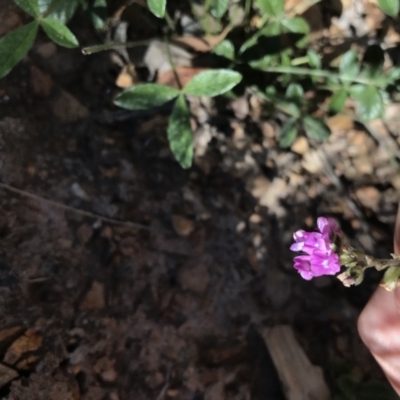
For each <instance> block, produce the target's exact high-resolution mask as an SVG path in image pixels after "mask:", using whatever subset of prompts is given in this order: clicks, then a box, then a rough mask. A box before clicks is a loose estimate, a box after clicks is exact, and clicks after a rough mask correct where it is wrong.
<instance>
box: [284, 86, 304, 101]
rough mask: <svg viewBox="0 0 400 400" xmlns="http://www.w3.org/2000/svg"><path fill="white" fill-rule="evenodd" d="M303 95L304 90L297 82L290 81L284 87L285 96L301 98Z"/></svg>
mask: <svg viewBox="0 0 400 400" xmlns="http://www.w3.org/2000/svg"><path fill="white" fill-rule="evenodd" d="M303 96H304V90H303V87H302V86H301V85H299V84H298V83H291V84H290V85H289V86H288V87H287V89H286V97H288V98H289V99H295V100H298V99H301V98H302V97H303Z"/></svg>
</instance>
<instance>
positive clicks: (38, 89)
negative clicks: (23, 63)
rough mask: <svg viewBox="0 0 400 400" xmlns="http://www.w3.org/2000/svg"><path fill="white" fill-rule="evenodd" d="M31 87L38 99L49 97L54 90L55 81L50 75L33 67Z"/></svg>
mask: <svg viewBox="0 0 400 400" xmlns="http://www.w3.org/2000/svg"><path fill="white" fill-rule="evenodd" d="M30 81H31V86H32V89H33V91H34V92H35V94H36V96H37V97H42V98H45V97H48V96H50V95H51V93H52V91H53V89H54V81H53V79H52V78H51V76H50V75H48V74H46V73H44V72H43V71H42V70H41V69H39V68H38V67H36V66H35V65H33V66H32V67H31V76H30Z"/></svg>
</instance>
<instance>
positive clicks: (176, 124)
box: [167, 95, 193, 168]
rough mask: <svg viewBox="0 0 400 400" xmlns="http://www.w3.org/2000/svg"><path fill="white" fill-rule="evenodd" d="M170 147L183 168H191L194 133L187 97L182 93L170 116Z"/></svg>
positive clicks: (168, 130)
mask: <svg viewBox="0 0 400 400" xmlns="http://www.w3.org/2000/svg"><path fill="white" fill-rule="evenodd" d="M167 134H168V140H169V147H170V148H171V151H172V153H173V155H174V156H175V158H176V160H177V161H178V162H179V164H180V165H181V167H182V168H190V167H191V165H192V159H193V135H192V130H191V127H190V119H189V110H188V107H187V104H186V99H185V97H184V96H183V95H180V96H179V97H178V98H177V100H176V102H175V104H174V108H173V110H172V114H171V116H170V117H169V123H168V128H167Z"/></svg>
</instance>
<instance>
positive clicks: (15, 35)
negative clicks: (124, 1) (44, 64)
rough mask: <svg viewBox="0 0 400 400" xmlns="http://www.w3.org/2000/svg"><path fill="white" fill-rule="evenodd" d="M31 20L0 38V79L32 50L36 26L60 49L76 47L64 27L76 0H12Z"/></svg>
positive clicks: (72, 35) (74, 39) (74, 40)
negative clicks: (60, 47) (61, 47)
mask: <svg viewBox="0 0 400 400" xmlns="http://www.w3.org/2000/svg"><path fill="white" fill-rule="evenodd" d="M14 1H15V3H16V4H17V5H18V6H19V7H20V8H21V9H22V10H24V11H25V12H26V13H28V14H29V15H30V16H32V17H33V21H31V22H29V23H28V24H26V25H24V26H21V27H20V28H17V29H15V30H14V31H12V32H10V33H8V34H7V35H5V36H3V37H2V38H1V39H0V78H3V77H4V76H6V75H7V74H8V73H9V72H10V71H11V70H12V68H13V67H14V66H15V65H16V64H17V63H18V62H19V61H20V60H21V59H22V58H23V57H24V56H25V55H26V53H27V52H28V51H29V49H30V48H31V47H32V45H33V42H34V40H35V38H36V34H37V32H38V29H39V27H41V28H42V29H43V30H44V31H45V32H46V34H47V36H48V37H49V38H50V39H51V40H53V41H54V42H55V43H57V44H58V45H60V46H63V47H68V48H72V47H77V46H78V45H79V43H78V40H77V39H76V37H75V36H74V34H73V33H72V32H71V31H70V30H69V29H68V28H67V26H66V25H65V24H66V22H67V21H68V20H69V19H70V18H71V17H72V15H73V14H74V12H75V10H76V7H77V5H78V0H72V1H68V2H67V1H60V0H54V1H51V0H14Z"/></svg>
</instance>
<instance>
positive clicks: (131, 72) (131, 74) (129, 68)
mask: <svg viewBox="0 0 400 400" xmlns="http://www.w3.org/2000/svg"><path fill="white" fill-rule="evenodd" d="M139 82H140V79H139V76H138V74H137V73H136V69H135V66H134V65H133V64H131V63H130V64H128V65H125V66H124V67H123V68H122V70H121V72H120V73H119V75H118V77H117V80H116V81H115V84H116V85H117V86H118V87H120V88H123V89H125V88H129V87H131V86H133V85H136V84H138V83H139Z"/></svg>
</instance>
